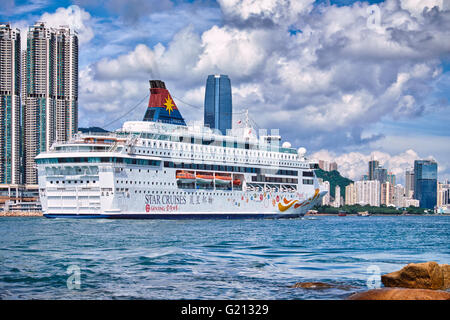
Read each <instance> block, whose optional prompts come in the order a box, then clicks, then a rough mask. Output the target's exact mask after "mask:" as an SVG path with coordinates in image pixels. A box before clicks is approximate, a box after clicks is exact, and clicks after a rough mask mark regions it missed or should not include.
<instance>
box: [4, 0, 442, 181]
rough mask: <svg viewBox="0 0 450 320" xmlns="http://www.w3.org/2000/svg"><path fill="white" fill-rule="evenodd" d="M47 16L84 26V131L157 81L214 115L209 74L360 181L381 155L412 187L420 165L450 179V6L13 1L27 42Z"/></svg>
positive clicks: (114, 120) (262, 124)
mask: <svg viewBox="0 0 450 320" xmlns="http://www.w3.org/2000/svg"><path fill="white" fill-rule="evenodd" d="M37 21H43V22H46V23H47V25H48V26H53V27H58V26H59V25H69V26H70V27H71V28H72V29H73V30H75V31H76V32H77V33H78V38H79V42H80V52H79V70H80V71H79V126H80V127H89V126H100V127H104V128H105V129H109V130H114V129H117V128H119V127H120V126H121V125H122V123H123V122H124V121H127V120H141V119H142V118H143V115H144V112H145V109H146V105H147V103H146V101H144V102H142V103H140V104H139V102H140V101H143V98H145V97H146V95H148V80H150V79H161V80H163V81H165V83H166V86H167V87H168V89H169V90H170V92H171V94H172V96H174V98H175V102H176V103H177V106H178V108H179V109H180V111H181V113H182V114H183V116H184V117H185V118H186V120H187V121H191V122H193V121H203V103H204V94H205V84H206V78H207V76H208V75H209V74H227V75H228V76H229V77H230V79H231V84H232V92H233V97H232V98H233V110H234V112H236V113H237V114H236V115H235V116H234V119H233V121H238V120H239V119H240V118H239V117H240V115H239V114H238V113H240V112H242V111H244V110H246V109H248V110H249V114H250V117H251V119H252V120H253V121H254V122H255V123H256V124H257V125H258V127H259V128H261V129H267V130H270V129H279V130H280V134H281V135H282V137H283V141H289V142H290V143H291V144H292V146H293V147H297V148H298V147H304V148H306V149H307V150H308V155H309V157H310V158H315V159H323V160H330V161H336V162H337V163H338V165H339V171H340V172H341V173H342V174H343V175H345V176H347V177H349V178H351V179H353V180H359V179H360V177H361V175H363V174H365V173H366V171H367V167H368V165H367V162H368V160H370V159H372V158H374V159H377V160H379V161H380V163H381V164H382V165H383V166H384V167H386V168H388V169H389V170H390V171H392V172H393V173H395V174H396V175H397V181H398V182H400V183H403V181H404V171H405V169H407V168H409V167H412V166H413V163H414V160H415V159H428V158H433V159H435V160H436V161H437V162H438V175H439V180H441V181H443V180H445V179H450V0H385V1H363V2H361V1H352V0H337V1H334V0H318V1H315V0H296V1H287V0H285V1H279V0H258V1H256V0H218V1H213V0H197V1H196V0H192V1H181V0H128V1H122V0H111V1H104V0H103V1H102V0H100V1H98V0H96V1H91V0H73V1H70V0H65V1H49V0H32V1H19V0H3V1H2V5H1V7H0V22H9V23H11V25H12V26H13V27H16V28H19V29H20V30H21V34H22V45H23V48H25V46H26V40H25V39H26V31H27V29H28V27H29V26H31V25H33V24H34V23H35V22H37ZM135 106H137V107H136V109H135V110H133V111H132V112H130V113H128V112H129V111H130V110H131V109H132V108H133V107H135ZM124 114H126V116H125V117H122V116H123V115H124Z"/></svg>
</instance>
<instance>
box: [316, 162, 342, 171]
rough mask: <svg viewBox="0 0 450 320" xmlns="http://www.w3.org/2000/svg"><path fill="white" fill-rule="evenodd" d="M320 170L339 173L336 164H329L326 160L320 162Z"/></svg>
mask: <svg viewBox="0 0 450 320" xmlns="http://www.w3.org/2000/svg"><path fill="white" fill-rule="evenodd" d="M319 168H320V169H322V170H323V171H333V170H335V171H337V169H338V165H337V163H336V162H329V161H325V160H319Z"/></svg>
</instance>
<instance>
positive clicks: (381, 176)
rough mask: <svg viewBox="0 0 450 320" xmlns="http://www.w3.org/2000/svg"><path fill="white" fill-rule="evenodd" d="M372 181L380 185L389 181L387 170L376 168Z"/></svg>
mask: <svg viewBox="0 0 450 320" xmlns="http://www.w3.org/2000/svg"><path fill="white" fill-rule="evenodd" d="M371 180H378V181H380V185H382V184H383V183H385V182H386V181H387V180H388V172H387V169H385V168H382V167H378V168H375V169H374V171H373V178H372V179H371Z"/></svg>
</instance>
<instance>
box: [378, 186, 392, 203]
mask: <svg viewBox="0 0 450 320" xmlns="http://www.w3.org/2000/svg"><path fill="white" fill-rule="evenodd" d="M380 202H381V204H384V205H385V206H390V205H394V185H392V184H391V183H389V182H384V183H382V184H381V194H380Z"/></svg>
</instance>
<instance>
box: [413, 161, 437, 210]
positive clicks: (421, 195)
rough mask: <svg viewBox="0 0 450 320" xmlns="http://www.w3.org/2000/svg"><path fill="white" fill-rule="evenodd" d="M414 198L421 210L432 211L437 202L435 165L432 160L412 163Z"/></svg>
mask: <svg viewBox="0 0 450 320" xmlns="http://www.w3.org/2000/svg"><path fill="white" fill-rule="evenodd" d="M414 198H415V199H417V200H419V206H420V207H421V208H428V209H433V208H434V206H435V205H436V201H437V163H436V162H435V161H434V160H415V161H414Z"/></svg>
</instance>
